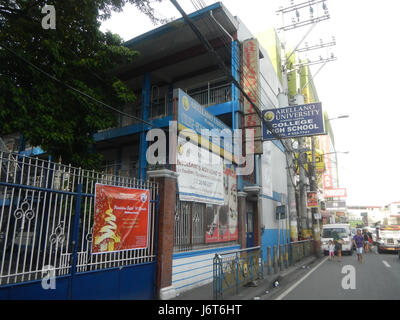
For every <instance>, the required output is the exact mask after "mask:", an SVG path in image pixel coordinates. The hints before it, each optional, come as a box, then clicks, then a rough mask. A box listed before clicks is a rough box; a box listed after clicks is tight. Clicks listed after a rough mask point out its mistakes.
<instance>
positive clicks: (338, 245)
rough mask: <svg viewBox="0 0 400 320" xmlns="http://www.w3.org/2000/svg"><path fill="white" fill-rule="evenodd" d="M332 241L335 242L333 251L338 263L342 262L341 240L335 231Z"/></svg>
mask: <svg viewBox="0 0 400 320" xmlns="http://www.w3.org/2000/svg"><path fill="white" fill-rule="evenodd" d="M333 241H334V242H335V250H336V253H337V256H338V261H339V262H341V261H342V244H343V239H342V238H340V236H339V234H338V233H337V232H336V231H335V233H334V234H333Z"/></svg>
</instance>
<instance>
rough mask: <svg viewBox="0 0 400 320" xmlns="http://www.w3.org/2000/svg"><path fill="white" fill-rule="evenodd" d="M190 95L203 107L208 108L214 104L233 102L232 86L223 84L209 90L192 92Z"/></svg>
mask: <svg viewBox="0 0 400 320" xmlns="http://www.w3.org/2000/svg"><path fill="white" fill-rule="evenodd" d="M188 94H189V95H190V96H191V97H192V98H193V99H195V100H196V101H197V102H198V103H200V104H201V105H202V106H205V107H208V106H211V105H214V104H220V103H225V102H228V101H231V99H232V95H231V84H230V83H227V84H223V85H220V86H218V87H213V88H207V89H205V90H199V91H194V90H191V91H189V92H188Z"/></svg>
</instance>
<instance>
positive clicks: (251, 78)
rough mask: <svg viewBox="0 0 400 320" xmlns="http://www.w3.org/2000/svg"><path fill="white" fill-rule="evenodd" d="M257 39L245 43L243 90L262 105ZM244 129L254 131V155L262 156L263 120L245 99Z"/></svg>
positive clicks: (257, 104)
mask: <svg viewBox="0 0 400 320" xmlns="http://www.w3.org/2000/svg"><path fill="white" fill-rule="evenodd" d="M259 52H260V51H259V47H258V40H257V39H248V40H245V41H243V79H242V80H243V90H244V92H246V94H247V95H248V97H249V98H250V99H251V101H252V102H253V103H254V104H255V105H256V106H259V105H260V61H259V60H260V57H259ZM243 110H244V123H243V128H244V129H254V154H262V153H263V147H262V133H261V119H260V117H259V115H258V114H257V112H256V110H254V107H253V105H252V104H251V103H250V102H249V101H248V100H247V99H246V98H245V99H244V102H243Z"/></svg>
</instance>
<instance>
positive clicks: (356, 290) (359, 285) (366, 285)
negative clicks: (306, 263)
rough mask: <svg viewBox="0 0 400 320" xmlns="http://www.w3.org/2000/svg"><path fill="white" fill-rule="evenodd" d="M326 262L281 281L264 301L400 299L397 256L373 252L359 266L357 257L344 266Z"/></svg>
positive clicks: (347, 260)
mask: <svg viewBox="0 0 400 320" xmlns="http://www.w3.org/2000/svg"><path fill="white" fill-rule="evenodd" d="M327 258H328V257H324V258H322V259H321V260H318V261H317V262H315V263H314V264H313V265H311V266H310V268H309V269H307V268H305V269H300V270H299V271H298V272H297V274H296V275H293V277H291V279H284V280H282V283H281V284H280V286H279V287H278V288H275V289H272V290H271V292H270V293H269V294H268V295H265V296H263V297H262V299H263V300H369V299H377V300H392V299H396V300H398V299H400V259H399V256H398V255H397V254H393V253H384V254H378V253H376V251H373V252H370V253H367V254H364V260H363V263H358V262H357V255H356V254H353V255H352V256H343V257H342V261H341V262H338V261H337V260H336V261H329V260H328V259H327ZM342 272H343V273H342ZM352 275H354V277H352ZM351 277H352V278H351ZM344 278H345V279H344ZM351 280H353V281H351ZM342 283H343V284H344V287H343V286H342Z"/></svg>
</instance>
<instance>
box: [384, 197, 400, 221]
mask: <svg viewBox="0 0 400 320" xmlns="http://www.w3.org/2000/svg"><path fill="white" fill-rule="evenodd" d="M383 211H384V214H385V219H386V224H389V225H393V224H400V202H391V203H389V204H388V205H386V206H384V208H383Z"/></svg>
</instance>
